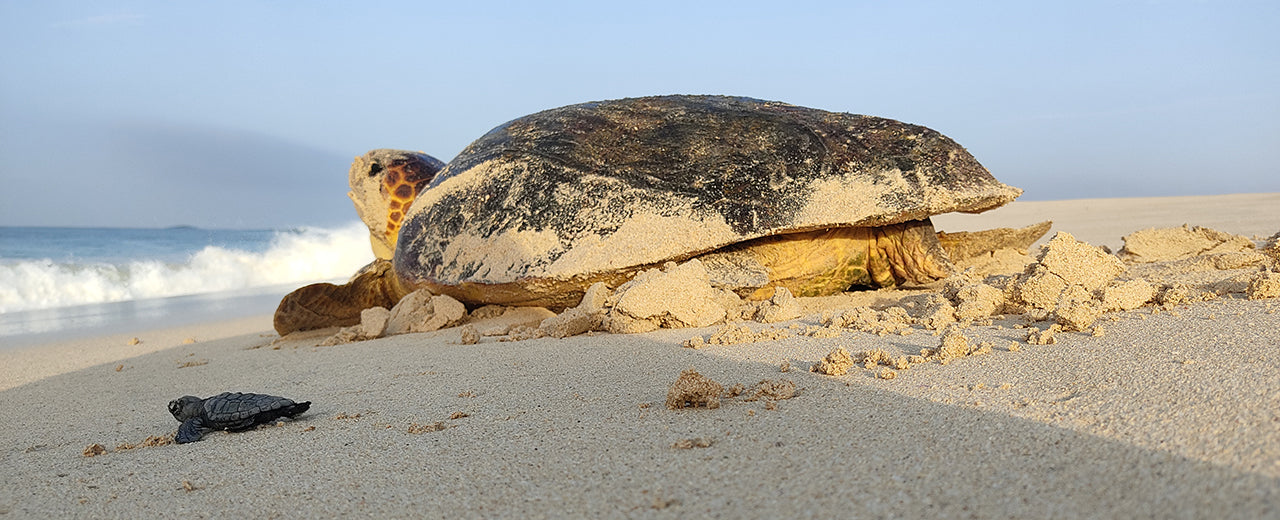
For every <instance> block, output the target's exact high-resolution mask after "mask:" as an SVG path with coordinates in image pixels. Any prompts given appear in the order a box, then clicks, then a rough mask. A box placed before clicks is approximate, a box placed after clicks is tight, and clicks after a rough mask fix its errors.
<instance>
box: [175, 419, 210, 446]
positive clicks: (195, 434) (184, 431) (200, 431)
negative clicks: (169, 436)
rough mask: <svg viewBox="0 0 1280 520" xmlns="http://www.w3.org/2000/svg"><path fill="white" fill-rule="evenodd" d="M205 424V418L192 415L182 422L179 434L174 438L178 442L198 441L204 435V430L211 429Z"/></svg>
mask: <svg viewBox="0 0 1280 520" xmlns="http://www.w3.org/2000/svg"><path fill="white" fill-rule="evenodd" d="M210 429H211V428H207V427H205V425H204V420H203V419H201V418H199V417H192V418H190V419H187V420H185V421H183V422H182V425H181V426H179V427H178V435H177V436H175V437H174V438H173V440H174V441H176V442H177V443H178V444H186V443H188V442H196V441H198V440H200V438H201V437H204V432H205V431H207V430H210Z"/></svg>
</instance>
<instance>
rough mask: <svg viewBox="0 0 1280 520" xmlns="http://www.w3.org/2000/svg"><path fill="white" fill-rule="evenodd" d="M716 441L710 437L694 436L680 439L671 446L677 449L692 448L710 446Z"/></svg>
mask: <svg viewBox="0 0 1280 520" xmlns="http://www.w3.org/2000/svg"><path fill="white" fill-rule="evenodd" d="M712 444H715V441H714V440H713V439H711V438H710V437H694V438H692V439H680V440H678V441H676V442H674V443H672V444H671V447H672V448H674V449H677V450H691V449H694V448H710V447H711V445H712Z"/></svg>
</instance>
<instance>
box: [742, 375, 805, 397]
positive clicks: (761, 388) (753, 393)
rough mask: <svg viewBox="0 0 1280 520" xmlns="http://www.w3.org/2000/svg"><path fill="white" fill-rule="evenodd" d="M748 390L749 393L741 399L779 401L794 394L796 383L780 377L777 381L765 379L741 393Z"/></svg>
mask: <svg viewBox="0 0 1280 520" xmlns="http://www.w3.org/2000/svg"><path fill="white" fill-rule="evenodd" d="M748 392H749V394H750V395H747V397H746V398H745V399H743V401H760V400H765V401H781V400H783V399H791V398H792V397H795V396H796V384H795V383H794V382H793V381H791V380H790V379H781V380H778V381H774V380H772V379H765V380H763V381H760V382H759V383H756V386H754V387H752V388H751V389H750V390H747V391H744V392H742V393H743V394H744V395H746V394H747V393H748Z"/></svg>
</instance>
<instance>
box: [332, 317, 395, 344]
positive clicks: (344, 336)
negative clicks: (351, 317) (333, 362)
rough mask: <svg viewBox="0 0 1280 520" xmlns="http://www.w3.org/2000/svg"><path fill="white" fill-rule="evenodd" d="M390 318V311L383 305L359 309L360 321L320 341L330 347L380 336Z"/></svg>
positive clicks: (385, 329)
mask: <svg viewBox="0 0 1280 520" xmlns="http://www.w3.org/2000/svg"><path fill="white" fill-rule="evenodd" d="M390 319H391V311H388V310H387V309H386V308H384V307H370V308H368V309H365V310H363V311H360V323H358V324H356V325H353V326H350V327H343V328H342V329H339V330H338V332H336V333H334V335H332V336H329V337H328V338H325V339H324V341H321V342H320V346H322V347H331V346H334V345H342V344H344V343H352V342H355V341H365V340H370V339H376V338H381V337H382V336H383V334H385V333H386V331H387V322H388V321H389V320H390Z"/></svg>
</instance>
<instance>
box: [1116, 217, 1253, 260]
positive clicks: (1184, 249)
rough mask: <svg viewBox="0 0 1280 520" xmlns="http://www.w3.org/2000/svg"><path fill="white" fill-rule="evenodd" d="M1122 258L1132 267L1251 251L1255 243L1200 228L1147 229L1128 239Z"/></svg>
mask: <svg viewBox="0 0 1280 520" xmlns="http://www.w3.org/2000/svg"><path fill="white" fill-rule="evenodd" d="M1122 240H1124V248H1123V249H1121V250H1120V258H1121V259H1123V260H1124V261H1126V262H1132V263H1151V262H1167V261H1170V260H1181V259H1183V258H1190V257H1193V256H1200V255H1206V254H1214V253H1231V252H1237V251H1248V250H1252V249H1253V248H1254V245H1253V241H1251V240H1249V239H1248V238H1246V237H1243V236H1240V235H1233V234H1231V233H1223V232H1221V231H1217V230H1213V229H1209V228H1204V227H1200V226H1195V227H1188V226H1187V225H1186V224H1183V225H1182V227H1174V228H1161V229H1154V228H1152V229H1144V230H1142V231H1137V232H1134V233H1131V234H1129V235H1126V236H1125V237H1124V238H1123V239H1122Z"/></svg>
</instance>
